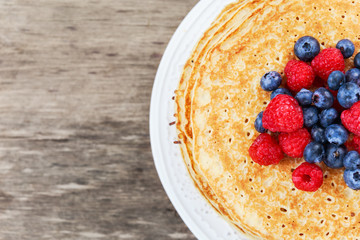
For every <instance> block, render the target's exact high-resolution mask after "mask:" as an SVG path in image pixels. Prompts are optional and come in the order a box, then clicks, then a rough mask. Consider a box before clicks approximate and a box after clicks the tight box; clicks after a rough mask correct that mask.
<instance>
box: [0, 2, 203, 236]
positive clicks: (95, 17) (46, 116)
mask: <svg viewBox="0 0 360 240" xmlns="http://www.w3.org/2000/svg"><path fill="white" fill-rule="evenodd" d="M196 2H197V0H52V1H49V0H37V1H33V0H15V1H0V116H1V117H0V156H1V158H0V211H1V212H0V239H6V240H8V239H9V240H12V239H16V240H18V239H19V240H24V239H36V240H38V239H76V240H78V239H110V240H112V239H131V240H133V239H135V240H137V239H141V240H143V239H144V240H147V239H149V240H152V239H195V238H194V237H193V235H192V234H191V233H190V232H189V230H188V229H187V227H186V226H185V225H184V224H183V222H182V220H181V219H180V218H179V216H178V215H177V213H176V212H175V210H174V208H173V207H172V205H171V203H170V201H169V200H168V198H167V196H166V194H165V192H164V190H163V188H162V186H161V184H160V181H159V179H158V176H157V173H156V171H155V168H154V164H153V159H152V155H151V150H150V141H149V129H148V113H149V103H150V95H151V89H152V85H153V80H154V76H155V73H156V70H157V67H158V64H159V61H160V58H161V56H162V53H163V51H164V50H165V47H166V45H167V43H168V41H169V39H170V37H171V36H172V34H173V32H174V31H175V29H176V27H177V26H178V24H179V23H180V21H181V20H182V19H183V18H184V16H185V15H186V14H187V12H188V11H189V10H190V9H191V8H192V7H193V6H194V5H195V4H196Z"/></svg>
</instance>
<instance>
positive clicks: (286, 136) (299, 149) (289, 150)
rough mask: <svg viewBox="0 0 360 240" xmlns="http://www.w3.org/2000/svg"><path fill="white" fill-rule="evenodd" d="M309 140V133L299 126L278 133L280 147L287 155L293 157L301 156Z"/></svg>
mask: <svg viewBox="0 0 360 240" xmlns="http://www.w3.org/2000/svg"><path fill="white" fill-rule="evenodd" d="M310 142H311V135H310V133H309V132H308V131H307V130H306V129H305V128H301V129H299V130H297V131H295V132H292V133H280V135H279V144H280V147H281V149H282V150H283V151H284V153H286V154H287V155H288V156H289V157H293V158H299V157H302V156H303V153H304V149H305V147H306V145H308V144H309V143H310Z"/></svg>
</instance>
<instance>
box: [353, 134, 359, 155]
mask: <svg viewBox="0 0 360 240" xmlns="http://www.w3.org/2000/svg"><path fill="white" fill-rule="evenodd" d="M353 142H354V148H355V151H357V152H358V153H360V137H359V136H357V135H355V136H354V138H353Z"/></svg>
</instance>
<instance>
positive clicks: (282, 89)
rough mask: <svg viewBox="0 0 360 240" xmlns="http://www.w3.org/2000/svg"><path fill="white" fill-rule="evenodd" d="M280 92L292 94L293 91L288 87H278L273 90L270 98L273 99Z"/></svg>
mask: <svg viewBox="0 0 360 240" xmlns="http://www.w3.org/2000/svg"><path fill="white" fill-rule="evenodd" d="M279 94H286V95H289V96H292V94H291V92H290V91H289V90H288V89H286V88H278V89H276V90H275V91H273V92H272V93H271V95H270V99H271V100H273V98H274V97H276V96H277V95H279Z"/></svg>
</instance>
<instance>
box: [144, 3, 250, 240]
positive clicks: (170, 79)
mask: <svg viewBox="0 0 360 240" xmlns="http://www.w3.org/2000/svg"><path fill="white" fill-rule="evenodd" d="M233 1H234V0H202V1H200V2H199V3H198V4H197V5H196V6H195V7H194V8H193V9H192V10H191V11H190V13H189V14H188V15H187V16H186V18H185V19H184V20H183V22H182V23H181V24H180V26H179V27H178V29H177V30H176V32H175V34H174V36H173V37H172V39H171V41H170V43H169V45H168V47H167V49H166V51H165V53H164V56H163V58H162V60H161V63H160V66H159V69H158V72H157V75H156V78H155V83H154V87H153V92H152V98H151V107H150V136H151V147H152V153H153V156H154V161H155V166H156V169H157V172H158V174H159V177H160V180H161V182H162V184H163V186H164V188H165V191H166V193H167V195H168V196H169V198H170V200H171V202H172V204H173V205H174V207H175V209H176V210H177V212H178V213H179V215H180V216H181V218H182V219H183V221H184V222H185V224H186V225H187V226H188V227H189V229H190V230H191V231H192V232H193V234H194V235H195V236H196V237H197V238H198V239H216V240H220V239H223V240H233V239H236V240H239V239H243V240H245V239H246V238H245V237H244V236H243V235H241V234H240V232H238V231H237V230H236V229H235V228H233V227H232V226H231V225H230V224H229V223H228V222H226V220H224V219H223V218H222V217H221V216H219V215H218V213H217V212H216V211H215V210H214V209H213V208H212V207H211V205H210V204H209V203H208V202H207V201H206V200H205V199H204V198H203V196H202V195H201V194H200V193H199V191H198V190H197V189H196V188H195V186H194V183H193V181H192V179H191V178H190V175H189V173H188V171H187V169H186V167H185V164H184V162H183V159H182V157H181V153H180V148H179V145H176V144H174V143H173V142H174V141H176V140H177V137H176V131H175V126H174V125H172V126H169V123H170V122H173V121H175V118H174V116H173V114H174V110H175V109H174V101H173V100H171V99H172V97H173V96H174V90H175V89H176V88H177V85H178V82H179V80H180V77H181V73H182V70H183V66H184V64H185V62H186V60H187V59H188V58H189V57H190V54H191V51H192V49H193V48H194V47H195V45H196V43H197V42H198V40H199V39H200V38H201V36H202V34H203V33H204V31H205V30H206V29H208V28H209V27H210V25H211V23H212V21H214V20H215V18H216V17H217V16H218V15H219V14H220V12H221V10H222V9H223V8H224V7H225V6H226V5H227V4H229V3H231V2H233Z"/></svg>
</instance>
